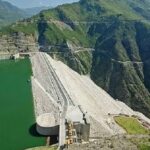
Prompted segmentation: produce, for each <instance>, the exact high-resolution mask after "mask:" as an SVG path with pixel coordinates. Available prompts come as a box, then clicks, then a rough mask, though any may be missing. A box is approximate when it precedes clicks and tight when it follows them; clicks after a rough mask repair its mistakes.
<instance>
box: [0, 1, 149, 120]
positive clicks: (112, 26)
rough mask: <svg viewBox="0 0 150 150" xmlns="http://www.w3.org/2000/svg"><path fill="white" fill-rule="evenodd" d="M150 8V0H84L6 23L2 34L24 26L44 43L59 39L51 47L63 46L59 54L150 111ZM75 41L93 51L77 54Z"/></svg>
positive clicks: (115, 94)
mask: <svg viewBox="0 0 150 150" xmlns="http://www.w3.org/2000/svg"><path fill="white" fill-rule="evenodd" d="M149 8H150V2H149V0H144V1H140V0H113V1H111V0H80V1H79V2H76V3H73V4H65V5H62V6H58V7H56V8H54V9H50V10H46V11H43V12H42V13H41V14H40V15H36V16H34V17H32V18H30V19H29V20H30V21H29V20H25V21H22V22H18V23H17V24H13V25H12V26H9V27H6V28H3V29H2V30H1V31H0V34H1V35H3V34H8V35H9V34H10V36H11V33H12V32H24V33H26V34H29V35H30V34H32V35H35V37H36V38H35V39H37V35H39V38H38V42H39V44H40V45H42V46H43V47H44V46H47V45H58V46H56V47H54V48H51V49H50V50H51V51H57V52H60V53H58V54H56V55H55V58H57V59H59V60H61V61H63V62H64V63H66V64H67V65H68V66H69V67H71V68H72V69H74V70H75V71H77V72H79V73H81V74H90V76H91V78H92V80H93V81H94V82H95V83H96V84H97V85H98V86H100V87H102V88H103V89H104V90H105V91H107V92H108V93H109V94H110V95H111V96H112V97H113V98H115V99H119V100H121V101H123V102H125V103H126V104H127V105H128V106H130V107H131V108H132V109H134V110H137V111H140V112H142V113H144V114H145V115H147V116H148V117H150V92H149V91H150V69H149V68H150V61H149V58H150V51H149V49H150V42H149V41H150V11H149ZM41 16H42V17H43V19H44V21H43V20H42V19H41ZM35 20H36V21H35ZM43 22H44V23H43ZM38 33H39V34H38ZM143 39H144V40H143ZM68 43H71V46H72V49H71V50H70V48H68V45H67V44H68ZM76 47H80V48H82V47H90V48H94V49H95V51H94V52H92V53H89V52H85V51H83V52H78V53H75V54H74V53H72V52H73V51H74V50H76ZM77 49H78V48H77ZM46 50H47V47H46Z"/></svg>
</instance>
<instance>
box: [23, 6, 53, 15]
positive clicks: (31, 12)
mask: <svg viewBox="0 0 150 150" xmlns="http://www.w3.org/2000/svg"><path fill="white" fill-rule="evenodd" d="M46 9H50V7H45V6H43V7H33V8H26V9H24V11H25V12H26V13H27V14H28V15H29V16H33V15H36V14H38V13H40V12H41V11H42V10H46Z"/></svg>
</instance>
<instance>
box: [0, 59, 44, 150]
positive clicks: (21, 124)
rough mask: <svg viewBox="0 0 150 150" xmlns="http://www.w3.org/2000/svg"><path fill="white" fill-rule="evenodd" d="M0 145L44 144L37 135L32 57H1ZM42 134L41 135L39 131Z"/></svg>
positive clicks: (5, 148) (10, 148)
mask: <svg viewBox="0 0 150 150" xmlns="http://www.w3.org/2000/svg"><path fill="white" fill-rule="evenodd" d="M0 72H1V73H0V120H1V123H0V146H1V149H2V150H23V149H26V148H29V147H34V146H38V145H39V146H40V145H44V143H45V138H42V137H36V135H34V134H33V133H34V132H35V131H34V130H35V128H34V123H35V116H34V109H33V98H32V91H31V83H30V76H31V74H32V70H31V65H30V61H29V59H22V60H16V61H11V60H5V61H0ZM37 136H38V135H37Z"/></svg>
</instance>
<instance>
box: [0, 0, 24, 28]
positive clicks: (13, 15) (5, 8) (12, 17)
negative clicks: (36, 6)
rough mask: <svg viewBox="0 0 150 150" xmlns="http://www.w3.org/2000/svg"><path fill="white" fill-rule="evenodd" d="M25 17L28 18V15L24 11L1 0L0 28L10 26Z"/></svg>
mask: <svg viewBox="0 0 150 150" xmlns="http://www.w3.org/2000/svg"><path fill="white" fill-rule="evenodd" d="M25 17H27V14H26V13H25V12H24V11H22V10H21V9H19V8H17V7H16V6H13V5H12V4H10V3H8V2H4V1H1V0H0V26H3V25H6V24H10V23H12V22H15V21H17V20H19V19H22V18H25Z"/></svg>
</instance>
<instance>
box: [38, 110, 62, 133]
mask: <svg viewBox="0 0 150 150" xmlns="http://www.w3.org/2000/svg"><path fill="white" fill-rule="evenodd" d="M36 122H37V125H36V129H37V132H38V133H39V134H41V135H44V136H52V135H58V134H59V125H58V124H57V121H56V119H55V117H54V115H53V114H52V113H45V114H42V115H40V116H39V117H37V120H36Z"/></svg>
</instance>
